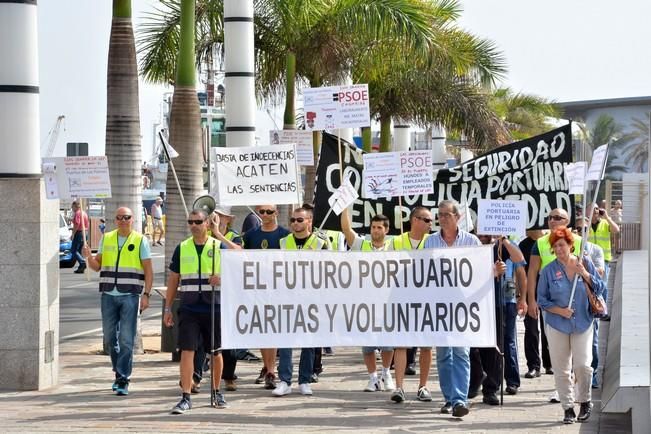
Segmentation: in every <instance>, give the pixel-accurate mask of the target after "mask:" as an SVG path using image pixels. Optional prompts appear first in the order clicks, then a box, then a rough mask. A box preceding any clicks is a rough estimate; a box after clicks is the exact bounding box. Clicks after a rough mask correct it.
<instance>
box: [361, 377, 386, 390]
mask: <svg viewBox="0 0 651 434" xmlns="http://www.w3.org/2000/svg"><path fill="white" fill-rule="evenodd" d="M380 390H382V389H381V387H380V382H379V381H378V380H377V377H376V376H372V377H369V379H368V384H367V385H366V387H365V388H364V392H379V391H380Z"/></svg>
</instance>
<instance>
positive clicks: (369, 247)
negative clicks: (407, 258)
mask: <svg viewBox="0 0 651 434" xmlns="http://www.w3.org/2000/svg"><path fill="white" fill-rule="evenodd" d="M390 245H391V240H386V241H385V242H384V245H383V246H382V248H381V249H380V251H387V250H389V246H390ZM360 250H361V251H362V252H373V251H376V252H377V251H378V250H376V249H374V248H373V241H369V240H363V241H362V248H361V249H360Z"/></svg>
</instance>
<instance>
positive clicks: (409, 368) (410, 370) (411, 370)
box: [405, 363, 416, 375]
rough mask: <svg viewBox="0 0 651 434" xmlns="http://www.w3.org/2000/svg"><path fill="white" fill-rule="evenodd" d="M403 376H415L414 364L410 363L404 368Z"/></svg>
mask: <svg viewBox="0 0 651 434" xmlns="http://www.w3.org/2000/svg"><path fill="white" fill-rule="evenodd" d="M405 375H416V364H415V363H410V364H408V365H407V367H406V368H405Z"/></svg>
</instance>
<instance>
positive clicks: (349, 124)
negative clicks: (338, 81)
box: [303, 84, 371, 131]
mask: <svg viewBox="0 0 651 434" xmlns="http://www.w3.org/2000/svg"><path fill="white" fill-rule="evenodd" d="M303 110H304V112H305V129H306V130H309V131H312V130H331V129H335V128H358V127H370V126H371V117H370V102H369V96H368V84H352V85H348V86H328V87H311V88H307V89H303Z"/></svg>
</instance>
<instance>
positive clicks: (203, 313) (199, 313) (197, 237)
mask: <svg viewBox="0 0 651 434" xmlns="http://www.w3.org/2000/svg"><path fill="white" fill-rule="evenodd" d="M212 219H213V221H212V222H210V220H209V219H208V215H207V214H206V212H205V211H204V210H202V209H195V210H193V211H192V212H191V213H190V215H189V216H188V226H189V229H190V232H191V233H192V236H191V237H190V238H188V239H186V240H185V241H182V242H181V243H180V244H179V245H178V246H177V247H176V248H175V249H174V253H173V254H172V260H171V262H170V266H169V271H170V272H169V275H168V279H167V293H166V296H165V315H164V317H163V322H164V323H165V325H166V326H167V327H172V325H173V324H174V323H173V318H172V303H173V302H174V299H175V298H176V294H177V291H178V292H179V293H180V302H181V305H180V307H179V310H178V322H179V324H178V346H179V348H178V349H179V350H180V351H181V363H180V376H181V388H182V390H183V396H182V397H181V400H180V401H179V402H178V403H177V404H176V406H175V407H174V408H173V409H172V411H171V413H172V414H183V413H185V412H186V411H189V410H190V409H191V408H192V401H191V398H190V393H191V388H192V374H193V367H194V353H195V351H196V350H197V348H198V345H199V341H200V340H201V341H202V344H203V348H204V349H205V348H208V349H210V351H209V352H210V354H212V360H211V364H212V366H211V369H212V375H211V379H210V380H211V381H212V391H213V392H212V393H213V395H212V397H211V402H214V405H216V407H217V408H226V407H227V404H226V400H225V398H224V395H223V393H221V392H220V390H219V385H220V382H221V375H222V369H223V360H222V355H221V353H220V352H219V351H218V350H217V348H219V347H221V327H220V320H221V309H220V307H221V304H220V299H221V293H220V290H221V288H220V285H221V278H220V269H221V253H220V248H221V243H226V244H228V240H227V239H226V238H225V237H224V236H223V235H222V234H221V233H220V232H219V231H218V230H216V231H215V232H214V233H213V235H215V237H216V238H213V237H211V236H209V235H208V226H209V224H210V225H212V227H214V228H216V227H218V226H219V216H218V215H216V214H213V216H212ZM213 302H214V303H213ZM213 310H214V317H213V316H212V313H213ZM213 324H214V327H213ZM211 335H212V336H211ZM211 337H212V338H213V339H214V346H213V345H212V344H213V343H212V342H211V340H212V339H211Z"/></svg>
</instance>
